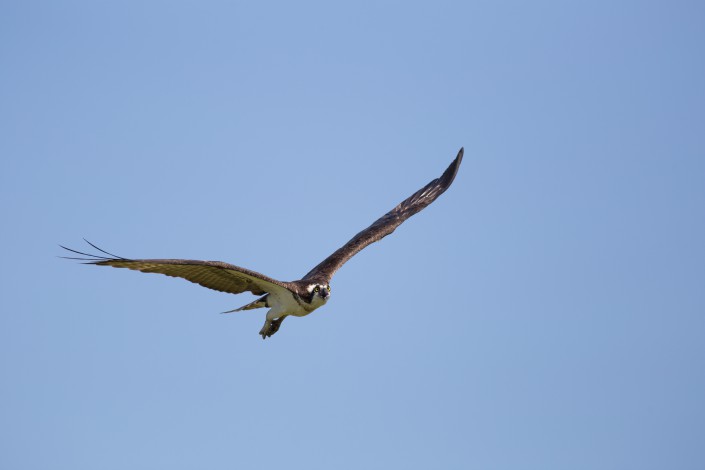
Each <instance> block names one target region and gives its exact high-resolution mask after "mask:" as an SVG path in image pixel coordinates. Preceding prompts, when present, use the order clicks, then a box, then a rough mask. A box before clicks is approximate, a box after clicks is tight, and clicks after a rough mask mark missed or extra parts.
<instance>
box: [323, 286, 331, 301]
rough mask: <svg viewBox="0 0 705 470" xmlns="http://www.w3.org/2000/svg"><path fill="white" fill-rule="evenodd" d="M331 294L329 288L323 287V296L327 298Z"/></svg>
mask: <svg viewBox="0 0 705 470" xmlns="http://www.w3.org/2000/svg"><path fill="white" fill-rule="evenodd" d="M329 295H330V291H329V290H328V289H326V288H325V287H324V288H322V289H321V297H323V298H324V299H327V298H328V296H329Z"/></svg>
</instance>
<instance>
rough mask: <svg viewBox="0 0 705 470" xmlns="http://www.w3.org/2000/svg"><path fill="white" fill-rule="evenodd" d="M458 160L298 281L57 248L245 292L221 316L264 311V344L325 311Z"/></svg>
mask: <svg viewBox="0 0 705 470" xmlns="http://www.w3.org/2000/svg"><path fill="white" fill-rule="evenodd" d="M462 160H463V149H462V148H461V149H460V151H459V152H458V155H457V156H456V157H455V159H454V160H453V162H452V163H451V164H450V166H448V168H447V169H446V170H445V171H444V172H443V174H442V175H441V177H440V178H436V179H434V180H433V181H431V182H430V183H428V184H427V185H426V186H424V187H423V188H421V189H419V190H418V191H416V192H415V193H414V194H412V195H411V196H409V197H408V198H407V199H405V200H404V201H402V202H401V203H400V204H399V205H398V206H396V207H395V208H394V209H392V210H391V211H389V212H387V213H386V214H385V215H383V216H382V217H380V218H379V219H377V220H376V221H375V222H374V223H373V224H372V225H370V226H369V227H367V228H366V229H364V230H363V231H361V232H360V233H358V234H357V235H355V236H354V237H353V238H352V239H350V241H349V242H347V243H346V244H345V245H343V246H342V247H340V248H339V249H338V250H336V251H335V252H334V253H333V254H332V255H330V256H329V257H328V258H326V259H324V260H323V261H321V263H319V264H318V265H317V266H316V267H315V268H313V269H312V270H311V271H309V272H308V273H307V274H306V275H305V276H304V277H303V278H301V279H299V280H298V281H291V282H283V281H278V280H276V279H273V278H271V277H268V276H265V275H264V274H260V273H258V272H255V271H251V270H249V269H245V268H241V267H239V266H234V265H232V264H228V263H223V262H222V261H198V260H188V259H127V258H122V257H120V256H116V255H113V254H112V253H108V252H107V251H105V250H102V249H100V248H98V247H97V246H95V245H94V244H92V243H90V242H89V241H88V240H86V243H88V244H89V245H91V246H92V247H93V248H95V249H96V250H98V251H100V252H101V253H103V255H100V254H90V253H84V252H81V251H77V250H73V249H71V248H66V247H65V246H63V245H59V246H61V248H63V249H65V250H68V251H71V252H73V253H76V254H79V255H81V256H82V257H80V258H78V257H69V256H65V257H64V258H68V259H77V260H81V261H85V262H86V264H95V265H97V266H112V267H114V268H127V269H133V270H135V271H142V272H143V273H158V274H165V275H167V276H171V277H180V278H183V279H186V280H187V281H191V282H194V283H196V284H200V285H202V286H203V287H207V288H209V289H213V290H217V291H221V292H228V293H230V294H240V293H242V292H245V291H249V292H251V293H253V294H255V295H257V296H261V297H260V298H258V299H257V300H255V301H254V302H250V303H249V304H247V305H244V306H242V307H240V308H237V309H235V310H230V311H228V312H223V313H230V312H239V311H241V310H252V309H256V308H263V307H267V308H269V311H268V312H267V317H266V320H265V322H264V326H263V327H262V330H261V331H260V332H259V334H260V335H262V339H266V338H268V337H270V336H272V335H273V334H274V333H276V332H277V331H279V327H280V326H281V324H282V322H283V321H284V319H285V318H286V317H287V316H289V315H293V316H295V317H303V316H306V315H308V314H309V313H311V312H313V311H314V310H316V309H317V308H318V307H321V306H323V305H325V303H326V302H327V301H328V299H329V298H330V293H331V289H330V281H331V278H332V277H333V275H334V274H335V273H336V271H338V269H340V267H341V266H342V265H343V264H345V262H346V261H348V260H349V259H350V258H352V257H353V256H355V254H357V253H358V252H359V251H360V250H362V249H363V248H365V247H366V246H367V245H370V244H371V243H374V242H376V241H379V240H381V239H382V238H384V237H386V236H387V235H389V234H390V233H392V232H393V231H394V230H395V229H396V228H397V227H398V226H399V225H401V224H402V223H403V222H404V221H405V220H406V219H408V218H409V217H411V216H412V215H414V214H416V213H417V212H419V211H421V210H422V209H424V208H425V207H426V206H428V205H429V204H431V203H432V202H433V201H435V200H436V198H437V197H438V196H440V195H441V194H443V192H445V190H446V189H448V188H449V187H450V185H451V183H453V180H454V179H455V175H456V173H457V172H458V168H459V167H460V162H461V161H462ZM104 255H108V256H104Z"/></svg>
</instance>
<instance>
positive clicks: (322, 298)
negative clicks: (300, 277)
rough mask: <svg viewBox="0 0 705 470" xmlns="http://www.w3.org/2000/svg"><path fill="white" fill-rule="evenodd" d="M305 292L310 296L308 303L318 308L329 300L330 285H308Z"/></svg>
mask: <svg viewBox="0 0 705 470" xmlns="http://www.w3.org/2000/svg"><path fill="white" fill-rule="evenodd" d="M306 290H307V291H308V293H309V294H310V296H311V297H310V299H311V301H310V302H309V303H310V304H312V305H315V306H316V307H320V306H321V305H323V304H324V303H326V302H327V301H328V299H329V298H330V284H309V285H308V286H306Z"/></svg>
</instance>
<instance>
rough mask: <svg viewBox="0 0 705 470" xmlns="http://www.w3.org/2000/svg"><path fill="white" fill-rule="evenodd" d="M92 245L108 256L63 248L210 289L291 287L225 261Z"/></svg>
mask: <svg viewBox="0 0 705 470" xmlns="http://www.w3.org/2000/svg"><path fill="white" fill-rule="evenodd" d="M86 242H87V243H88V244H90V245H91V246H92V247H94V248H95V249H97V250H99V251H100V252H102V253H104V254H105V255H108V256H103V255H95V254H90V253H84V252H81V251H77V250H74V249H71V248H67V247H65V246H61V245H60V246H61V247H62V248H63V249H65V250H68V251H71V252H73V253H75V254H78V255H81V257H80V258H79V257H66V258H69V259H77V260H80V261H84V262H86V263H87V264H94V265H97V266H112V267H114V268H127V269H132V270H135V271H140V272H143V273H156V274H164V275H166V276H171V277H179V278H182V279H186V280H187V281H190V282H193V283H195V284H199V285H201V286H203V287H207V288H208V289H213V290H217V291H220V292H227V293H230V294H240V293H243V292H247V291H249V292H252V293H253V294H255V295H264V294H266V293H269V292H275V291H279V290H281V289H288V288H287V283H285V282H281V281H277V280H276V279H272V278H270V277H268V276H265V275H263V274H260V273H258V272H255V271H251V270H249V269H245V268H241V267H239V266H234V265H232V264H228V263H224V262H222V261H199V260H187V259H128V258H122V257H119V256H115V255H113V254H112V253H108V252H106V251H104V250H102V249H100V248H98V247H97V246H95V245H93V244H92V243H90V242H88V241H87V240H86Z"/></svg>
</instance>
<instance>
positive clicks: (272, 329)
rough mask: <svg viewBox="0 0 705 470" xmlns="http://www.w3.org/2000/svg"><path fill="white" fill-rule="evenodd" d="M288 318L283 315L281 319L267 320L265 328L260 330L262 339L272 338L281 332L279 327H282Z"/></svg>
mask: <svg viewBox="0 0 705 470" xmlns="http://www.w3.org/2000/svg"><path fill="white" fill-rule="evenodd" d="M285 318H286V315H283V316H281V317H279V318H276V319H274V320H269V319H267V320H265V322H264V326H263V327H262V329H261V330H260V332H259V334H260V335H262V339H267V338H268V337H269V336H272V335H273V334H274V333H276V332H277V331H279V327H280V326H281V324H282V322H283V321H284V319H285Z"/></svg>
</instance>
